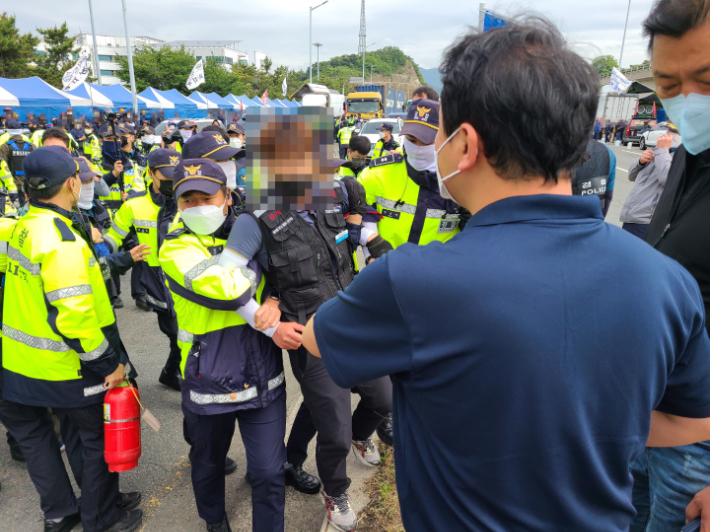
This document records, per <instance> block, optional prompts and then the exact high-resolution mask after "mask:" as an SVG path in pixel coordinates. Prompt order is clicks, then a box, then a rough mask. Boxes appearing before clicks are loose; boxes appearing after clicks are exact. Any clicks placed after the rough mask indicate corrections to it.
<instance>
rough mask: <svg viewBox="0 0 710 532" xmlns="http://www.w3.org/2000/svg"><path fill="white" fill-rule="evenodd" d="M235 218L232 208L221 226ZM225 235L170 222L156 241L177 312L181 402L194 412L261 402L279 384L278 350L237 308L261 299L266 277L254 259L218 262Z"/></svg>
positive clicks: (280, 388) (277, 389)
mask: <svg viewBox="0 0 710 532" xmlns="http://www.w3.org/2000/svg"><path fill="white" fill-rule="evenodd" d="M233 221H234V216H233V215H232V214H231V213H230V214H229V219H228V220H227V223H226V224H225V225H227V224H230V222H231V223H233ZM230 226H231V225H230ZM227 236H228V235H223V236H221V237H216V236H200V235H196V234H194V233H192V232H191V231H189V230H188V229H187V228H186V227H185V226H184V224H183V223H182V222H176V223H175V224H174V225H173V230H172V231H171V232H170V233H169V234H168V236H167V237H166V240H165V243H164V244H163V245H162V246H161V248H160V265H161V266H162V268H163V271H164V272H165V275H166V277H167V283H168V286H169V288H170V292H171V294H172V299H173V301H174V304H175V312H176V313H177V321H178V345H179V346H180V349H181V352H182V361H181V365H180V369H181V373H182V377H183V383H182V389H183V405H184V406H185V407H186V408H188V409H190V410H191V411H193V412H196V413H198V414H214V413H220V412H228V411H233V410H240V409H249V408H259V407H263V406H266V405H267V404H268V403H269V402H271V400H273V399H274V398H275V397H277V396H278V395H279V394H280V393H282V391H283V390H284V373H283V361H282V355H281V350H280V349H278V348H277V347H276V344H274V343H273V340H271V338H268V337H267V336H265V335H264V334H263V333H261V332H259V331H256V330H255V329H252V328H251V326H249V325H248V324H247V323H246V322H245V320H244V319H243V318H241V317H240V316H239V315H238V314H237V313H236V312H235V311H236V310H237V309H238V308H240V307H241V306H243V305H245V304H246V303H248V301H249V300H250V299H251V298H252V297H255V298H256V301H257V302H260V301H261V297H262V291H263V289H264V284H265V279H264V276H263V275H262V274H261V269H260V268H259V266H258V265H257V264H256V262H255V261H252V263H250V264H249V267H243V268H236V269H230V270H228V269H225V268H223V267H222V266H220V265H219V258H220V254H221V251H222V249H223V248H224V245H225V244H226V242H227V241H226V238H227Z"/></svg>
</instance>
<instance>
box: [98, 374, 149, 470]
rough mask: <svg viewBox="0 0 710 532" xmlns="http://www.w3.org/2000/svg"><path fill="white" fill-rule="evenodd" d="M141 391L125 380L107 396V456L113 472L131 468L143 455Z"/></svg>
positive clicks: (105, 442) (105, 457) (105, 431)
mask: <svg viewBox="0 0 710 532" xmlns="http://www.w3.org/2000/svg"><path fill="white" fill-rule="evenodd" d="M139 401H140V394H139V392H138V390H137V389H136V388H134V387H133V386H129V385H128V384H126V383H123V384H121V385H119V386H117V387H116V388H113V389H111V390H109V391H108V392H106V395H105V396H104V459H105V460H106V463H107V464H108V470H109V471H111V472H112V473H119V472H121V471H130V470H131V469H133V468H134V467H136V466H138V458H140V455H141V411H140V403H139Z"/></svg>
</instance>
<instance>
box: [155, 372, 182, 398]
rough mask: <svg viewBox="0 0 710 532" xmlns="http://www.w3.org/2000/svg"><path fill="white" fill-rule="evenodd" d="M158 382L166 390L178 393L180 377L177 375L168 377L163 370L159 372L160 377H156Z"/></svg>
mask: <svg viewBox="0 0 710 532" xmlns="http://www.w3.org/2000/svg"><path fill="white" fill-rule="evenodd" d="M158 382H159V383H160V384H164V385H165V386H167V387H168V388H172V389H173V390H176V391H178V392H179V391H180V377H178V376H177V375H170V374H169V373H168V372H167V371H165V369H163V371H161V372H160V377H158Z"/></svg>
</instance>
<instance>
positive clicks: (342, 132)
mask: <svg viewBox="0 0 710 532" xmlns="http://www.w3.org/2000/svg"><path fill="white" fill-rule="evenodd" d="M353 131H355V128H354V127H352V126H350V127H343V128H340V129H339V130H338V135H337V138H338V142H339V143H340V145H341V146H342V145H348V144H350V137H352V136H353Z"/></svg>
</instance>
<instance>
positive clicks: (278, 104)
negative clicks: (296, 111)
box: [266, 98, 288, 108]
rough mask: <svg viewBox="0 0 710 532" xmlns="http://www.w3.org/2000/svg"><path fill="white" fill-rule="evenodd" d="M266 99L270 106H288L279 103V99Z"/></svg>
mask: <svg viewBox="0 0 710 532" xmlns="http://www.w3.org/2000/svg"><path fill="white" fill-rule="evenodd" d="M266 101H267V102H269V105H270V106H271V107H281V108H284V107H288V105H286V104H283V103H281V102H280V101H279V100H272V99H271V98H267V99H266Z"/></svg>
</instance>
